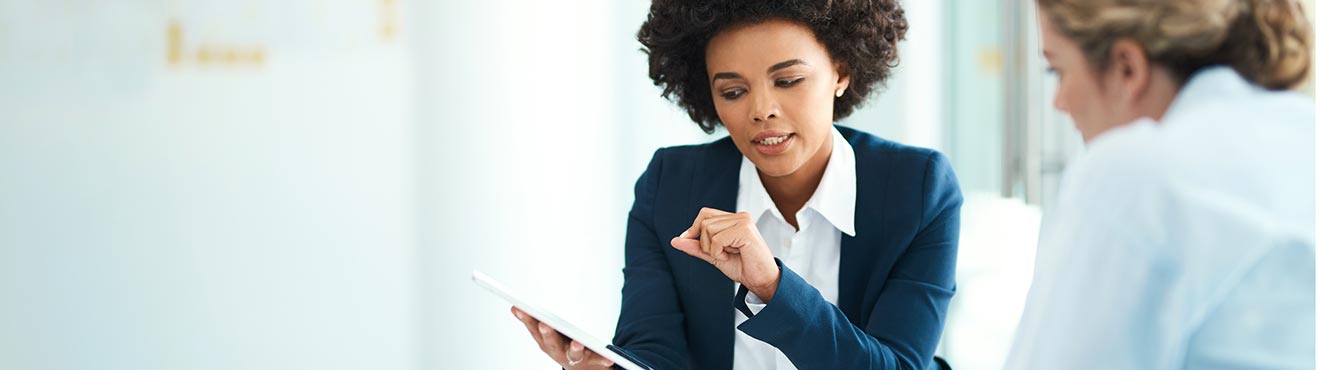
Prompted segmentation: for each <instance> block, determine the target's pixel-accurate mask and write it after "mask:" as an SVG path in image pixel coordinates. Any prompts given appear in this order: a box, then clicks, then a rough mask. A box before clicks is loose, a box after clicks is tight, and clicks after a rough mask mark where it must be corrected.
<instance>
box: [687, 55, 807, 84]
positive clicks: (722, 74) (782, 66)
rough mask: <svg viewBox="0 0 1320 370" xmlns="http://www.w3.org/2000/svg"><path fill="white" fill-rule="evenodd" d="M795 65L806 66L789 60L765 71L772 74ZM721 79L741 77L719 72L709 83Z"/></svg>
mask: <svg viewBox="0 0 1320 370" xmlns="http://www.w3.org/2000/svg"><path fill="white" fill-rule="evenodd" d="M795 65H807V62H804V61H802V59H789V60H785V61H782V62H779V63H775V65H772V66H770V68H769V69H766V70H765V71H766V73H772V72H774V71H778V70H781V69H784V68H788V67H792V66H795ZM722 78H723V79H739V78H742V75H740V74H737V73H734V72H720V73H716V74H715V76H712V77H711V78H710V82H715V80H718V79H722Z"/></svg>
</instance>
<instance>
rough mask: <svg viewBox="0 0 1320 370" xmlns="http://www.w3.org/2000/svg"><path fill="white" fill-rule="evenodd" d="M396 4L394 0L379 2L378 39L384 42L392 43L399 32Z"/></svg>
mask: <svg viewBox="0 0 1320 370" xmlns="http://www.w3.org/2000/svg"><path fill="white" fill-rule="evenodd" d="M397 5H398V2H397V1H395V0H381V1H380V39H381V41H384V42H391V41H394V36H395V35H396V34H397V33H398V32H399V17H398V6H397Z"/></svg>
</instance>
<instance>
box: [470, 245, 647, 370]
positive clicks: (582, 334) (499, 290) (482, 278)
mask: <svg viewBox="0 0 1320 370" xmlns="http://www.w3.org/2000/svg"><path fill="white" fill-rule="evenodd" d="M472 282H475V283H477V285H480V286H481V287H482V288H486V290H489V291H490V292H491V293H495V295H498V296H500V298H504V300H506V301H509V303H511V304H513V306H514V307H518V309H520V310H522V311H523V312H526V313H527V314H528V315H532V317H534V318H536V319H537V320H540V321H541V322H543V323H545V324H546V325H549V326H550V327H551V328H554V329H555V330H558V331H559V333H560V334H563V335H564V336H567V337H569V338H572V339H573V340H576V341H578V343H582V345H583V346H586V347H587V348H590V349H591V350H592V351H594V352H596V353H598V354H600V355H601V356H605V358H608V359H610V361H614V364H615V365H619V366H621V367H623V368H624V369H628V370H652V369H651V368H650V367H647V366H642V365H638V364H637V362H634V361H632V360H631V359H630V357H632V356H630V355H628V354H627V353H626V352H623V351H620V350H617V348H618V347H615V346H614V345H612V344H610V342H606V341H603V340H600V339H596V337H593V336H591V335H588V334H587V332H586V331H583V330H582V329H578V327H577V326H574V325H573V324H569V323H568V321H565V320H564V319H561V318H559V316H555V314H553V313H550V311H545V310H542V309H540V308H538V307H536V306H533V305H531V304H530V303H528V302H527V301H525V300H522V299H521V298H519V296H518V295H517V294H514V293H513V291H511V290H509V289H508V288H506V287H504V285H503V284H500V283H499V282H497V281H495V279H491V278H490V277H489V276H486V274H483V273H481V272H479V271H476V270H473V271H472ZM639 362H640V361H639Z"/></svg>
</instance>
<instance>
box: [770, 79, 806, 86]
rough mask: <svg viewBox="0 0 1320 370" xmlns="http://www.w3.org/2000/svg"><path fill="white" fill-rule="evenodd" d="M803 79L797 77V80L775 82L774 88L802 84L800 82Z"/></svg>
mask: <svg viewBox="0 0 1320 370" xmlns="http://www.w3.org/2000/svg"><path fill="white" fill-rule="evenodd" d="M804 79H806V77H798V78H794V79H787V80H776V81H775V86H778V87H789V86H793V85H797V83H798V82H802V80H804Z"/></svg>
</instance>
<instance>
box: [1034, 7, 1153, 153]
mask: <svg viewBox="0 0 1320 370" xmlns="http://www.w3.org/2000/svg"><path fill="white" fill-rule="evenodd" d="M1036 15H1037V17H1036V18H1037V19H1038V21H1039V24H1040V40H1041V49H1042V50H1041V51H1042V52H1043V53H1044V54H1045V60H1046V61H1047V62H1048V63H1049V65H1050V69H1051V70H1052V71H1054V73H1055V74H1057V75H1058V78H1059V85H1058V89H1057V90H1056V91H1055V92H1054V108H1055V109H1058V110H1059V111H1061V112H1064V113H1067V114H1068V115H1069V116H1071V117H1072V120H1073V125H1075V126H1076V127H1077V131H1081V133H1082V140H1084V141H1087V142H1090V141H1091V139H1094V138H1095V137H1096V136H1099V135H1100V134H1101V133H1104V132H1105V131H1108V130H1109V129H1111V128H1114V127H1117V126H1119V125H1122V124H1124V123H1127V122H1128V121H1130V120H1124V119H1122V117H1123V116H1125V115H1124V114H1121V112H1120V111H1121V110H1122V108H1123V105H1122V104H1120V103H1121V100H1120V99H1119V97H1117V96H1113V95H1114V93H1116V92H1117V91H1119V90H1120V89H1118V88H1111V87H1112V86H1107V85H1112V84H1109V83H1107V82H1109V81H1108V80H1110V79H1108V78H1105V77H1106V76H1108V75H1110V72H1108V71H1103V72H1100V73H1097V72H1096V69H1095V68H1093V67H1092V66H1091V64H1090V63H1089V62H1087V60H1086V56H1085V54H1083V52H1082V48H1081V47H1080V46H1078V45H1077V43H1076V42H1073V41H1072V40H1070V39H1068V38H1067V37H1065V36H1064V35H1063V34H1061V33H1059V31H1058V29H1056V28H1055V26H1054V23H1053V21H1052V20H1050V17H1049V16H1048V15H1046V14H1045V13H1044V11H1042V10H1037V14H1036ZM1110 77H1112V76H1110Z"/></svg>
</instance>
